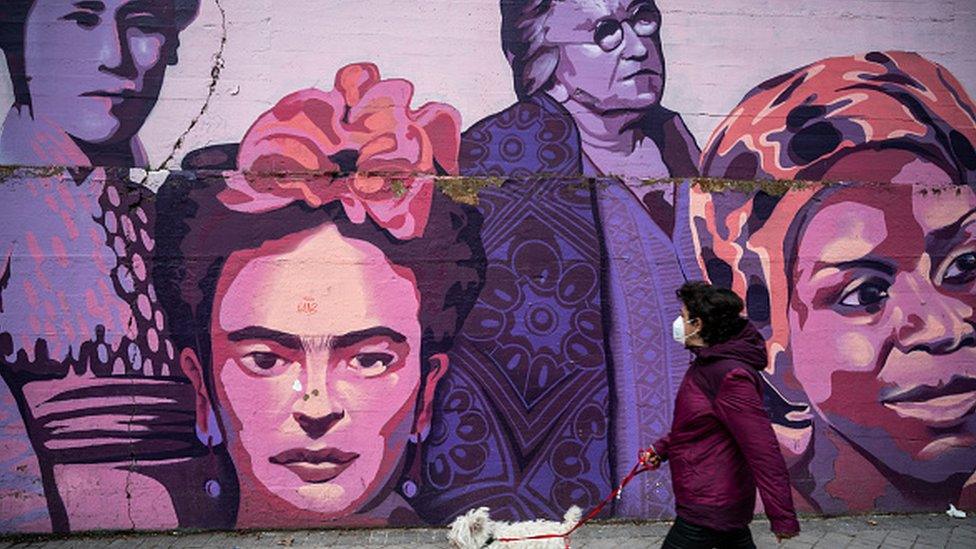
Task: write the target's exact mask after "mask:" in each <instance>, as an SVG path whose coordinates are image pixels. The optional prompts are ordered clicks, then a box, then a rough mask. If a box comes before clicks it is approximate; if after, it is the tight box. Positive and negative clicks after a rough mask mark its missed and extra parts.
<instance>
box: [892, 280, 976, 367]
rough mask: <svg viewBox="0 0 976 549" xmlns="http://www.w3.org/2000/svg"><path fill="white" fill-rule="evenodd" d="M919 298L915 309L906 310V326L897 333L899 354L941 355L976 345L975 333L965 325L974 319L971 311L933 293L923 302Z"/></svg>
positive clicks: (963, 304) (970, 325)
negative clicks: (920, 352)
mask: <svg viewBox="0 0 976 549" xmlns="http://www.w3.org/2000/svg"><path fill="white" fill-rule="evenodd" d="M916 297H917V298H918V299H915V300H913V301H914V303H913V304H912V305H913V306H910V307H908V308H906V309H907V310H905V321H904V323H903V325H902V326H900V327H899V328H898V329H897V333H896V335H897V341H898V347H899V350H901V351H902V352H904V353H910V352H912V351H923V352H926V353H930V354H934V355H941V354H947V353H952V352H954V351H956V350H957V349H959V348H960V347H971V346H974V345H976V332H974V328H973V325H972V324H970V322H967V321H966V319H967V318H970V319H971V318H972V316H973V309H972V307H969V306H968V305H966V304H965V303H964V302H962V301H960V300H958V299H956V298H954V297H951V296H947V295H943V294H939V293H937V292H934V291H933V292H928V293H926V295H925V296H924V299H923V298H922V296H916Z"/></svg>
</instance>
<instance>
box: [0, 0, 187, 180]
mask: <svg viewBox="0 0 976 549" xmlns="http://www.w3.org/2000/svg"><path fill="white" fill-rule="evenodd" d="M199 9H200V0H148V1H142V0H101V1H97V2H73V1H71V0H6V1H5V2H4V3H3V5H2V6H0V49H3V53H4V56H5V57H6V61H7V68H8V70H9V73H10V77H11V83H12V84H13V92H14V104H13V106H12V107H11V109H10V111H9V112H8V113H7V115H6V119H5V120H4V122H3V131H2V133H0V164H6V165H26V166H145V165H146V164H147V161H148V160H147V158H146V153H145V150H144V149H143V146H142V143H141V142H140V141H139V138H138V136H137V133H138V132H139V130H140V129H141V128H142V126H143V124H145V122H146V119H147V118H148V117H149V114H150V113H151V112H152V110H153V107H155V105H156V101H157V100H158V99H159V92H160V89H161V88H162V85H163V78H164V77H165V74H166V69H167V67H168V66H170V65H175V64H176V63H177V61H178V56H177V49H178V47H179V43H180V41H179V33H180V32H182V31H183V30H184V29H185V28H186V27H187V26H188V25H189V24H190V23H192V22H193V20H194V19H195V18H196V16H197V12H198V10H199Z"/></svg>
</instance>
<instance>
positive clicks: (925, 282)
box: [693, 52, 976, 513]
mask: <svg viewBox="0 0 976 549" xmlns="http://www.w3.org/2000/svg"><path fill="white" fill-rule="evenodd" d="M974 113H976V104H974V103H973V101H972V99H971V98H970V97H969V96H968V95H967V94H966V91H965V90H964V89H963V88H962V86H961V85H960V84H959V82H958V81H957V80H956V79H955V78H954V77H953V75H952V74H951V73H950V72H949V71H948V70H947V69H946V68H945V67H942V66H940V65H938V64H936V63H933V62H931V61H929V60H927V59H925V58H924V57H922V56H920V55H917V54H912V53H904V52H883V53H882V52H871V53H867V54H863V55H854V56H849V57H837V58H830V59H824V60H822V61H818V62H816V63H813V64H811V65H808V66H805V67H802V68H800V69H797V70H795V71H792V72H789V73H786V74H783V75H780V76H777V77H775V78H773V79H770V80H768V81H766V82H764V83H762V84H760V85H759V86H757V87H756V88H754V89H753V90H752V91H750V92H749V93H748V94H746V96H745V98H744V99H743V100H742V101H741V102H740V104H739V105H737V106H736V107H735V109H733V111H732V113H731V114H730V115H729V117H728V118H727V119H726V120H725V121H724V122H723V123H722V124H721V125H720V126H719V127H718V128H717V129H716V130H715V132H714V134H713V135H712V138H711V140H710V141H709V143H708V146H707V147H706V150H705V152H704V153H703V155H702V160H703V165H702V169H703V173H704V174H705V175H707V176H712V177H724V178H732V179H744V180H749V179H788V180H807V181H827V182H832V183H833V184H830V185H826V186H822V185H814V186H809V187H806V188H803V189H799V190H792V191H790V192H788V193H786V194H785V195H782V196H774V195H771V194H767V193H765V192H761V191H760V192H753V193H750V194H742V193H734V192H725V193H720V194H719V193H715V194H712V195H708V194H705V193H698V194H697V195H696V198H695V200H694V202H693V207H694V210H693V215H694V222H695V231H696V236H697V238H696V240H697V242H698V247H699V250H698V252H699V257H700V258H701V262H702V266H703V268H704V269H705V270H706V272H707V273H708V277H709V278H710V279H711V280H712V282H715V283H718V284H722V285H725V286H730V287H732V288H734V289H735V290H736V291H737V292H740V293H741V294H742V295H745V296H747V307H748V313H749V317H750V318H751V319H752V320H753V321H754V322H756V323H757V324H758V325H761V326H763V328H764V330H765V334H766V335H767V337H768V338H769V342H770V343H769V351H770V364H769V369H768V370H767V374H768V376H767V380H768V381H769V383H770V387H769V391H768V395H767V397H768V398H767V404H769V405H770V407H771V408H772V411H773V414H774V416H776V417H777V421H778V423H779V427H778V434H779V435H780V438H781V443H782V448H783V451H784V452H785V453H786V454H787V455H788V456H789V460H788V461H789V462H790V463H791V465H792V471H791V473H792V476H793V482H794V488H795V489H796V491H797V493H798V494H799V495H800V496H802V499H803V501H804V502H805V503H806V504H807V506H808V507H810V508H812V509H814V510H816V511H818V512H824V513H840V512H856V511H865V510H869V509H876V510H884V511H903V510H904V511H907V510H910V509H912V510H919V509H933V510H934V509H944V508H945V506H946V504H947V503H955V504H957V505H960V504H962V505H968V506H969V507H972V506H973V503H974V499H973V490H972V489H973V483H974V471H976V414H974V408H976V192H974V190H976V153H974V144H976V114H974Z"/></svg>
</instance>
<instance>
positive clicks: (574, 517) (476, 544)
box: [447, 505, 582, 549]
mask: <svg viewBox="0 0 976 549" xmlns="http://www.w3.org/2000/svg"><path fill="white" fill-rule="evenodd" d="M581 517H582V512H581V511H580V508H579V507H576V506H575V505H574V506H573V507H571V508H570V509H569V511H566V515H565V516H563V522H562V523H559V522H555V521H551V520H533V521H526V522H500V521H494V520H491V517H489V516H488V508H487V507H481V508H478V509H472V510H471V511H468V512H467V514H465V515H462V516H459V517H458V518H456V519H454V522H453V523H451V532H450V533H449V534H448V535H447V539H448V540H449V541H450V542H451V547H453V548H454V549H484V548H489V547H490V548H491V549H550V548H552V549H563V548H564V547H565V541H564V540H563V538H561V537H556V538H548V539H534V540H530V541H513V542H506V543H502V542H499V541H497V540H499V539H501V538H521V537H525V536H537V535H542V534H557V535H559V534H565V533H566V532H568V531H569V530H570V529H571V528H572V527H574V526H576V523H578V522H579V520H580V518H581Z"/></svg>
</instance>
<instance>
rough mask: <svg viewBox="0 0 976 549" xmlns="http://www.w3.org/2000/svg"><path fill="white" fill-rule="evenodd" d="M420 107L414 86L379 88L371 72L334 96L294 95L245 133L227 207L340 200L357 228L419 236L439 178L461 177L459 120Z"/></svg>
mask: <svg viewBox="0 0 976 549" xmlns="http://www.w3.org/2000/svg"><path fill="white" fill-rule="evenodd" d="M412 98H413V85H412V84H411V83H410V82H408V81H406V80H398V79H393V80H381V79H380V74H379V70H378V69H377V68H376V66H375V65H373V64H371V63H357V64H353V65H348V66H346V67H343V68H342V69H340V70H339V72H338V73H337V74H336V78H335V89H333V90H331V91H322V90H318V89H307V90H302V91H298V92H295V93H293V94H291V95H288V96H286V97H285V98H284V99H282V100H281V101H279V102H278V104H277V105H275V106H274V107H273V108H272V109H271V110H269V111H268V112H266V113H264V114H262V115H261V116H260V117H259V118H258V120H257V121H256V122H255V123H254V125H253V126H251V128H250V129H249V130H248V131H247V134H246V135H245V136H244V140H243V142H242V143H241V148H240V151H239V153H238V167H239V169H240V170H241V173H235V174H230V175H229V176H228V178H227V189H226V190H224V191H223V192H221V193H220V199H221V201H222V202H223V203H224V204H225V205H226V206H227V207H228V208H230V209H232V210H236V211H243V212H254V213H257V212H265V211H269V210H274V209H277V208H281V207H284V206H286V205H288V204H291V203H293V202H295V201H304V202H305V203H306V204H308V205H309V206H312V207H319V206H322V205H324V204H328V203H331V202H334V201H337V200H338V201H340V202H341V203H342V205H343V207H344V209H345V211H346V214H347V215H348V216H349V219H350V220H351V221H353V222H354V223H362V222H363V221H364V220H365V218H366V216H367V215H369V217H370V218H371V219H372V220H373V221H375V222H376V223H377V224H378V225H380V226H381V227H383V228H384V229H386V230H387V231H388V232H389V233H390V234H392V235H393V236H395V237H397V238H399V239H401V240H406V239H410V238H416V237H418V236H421V235H422V234H423V232H424V228H425V227H426V225H427V218H428V215H429V213H430V204H431V199H432V196H433V192H434V176H435V175H437V174H438V173H444V174H456V173H457V170H458V148H459V145H460V133H461V117H460V115H459V114H458V112H457V111H456V110H455V109H454V108H453V107H451V106H449V105H445V104H442V103H427V104H425V105H423V106H421V107H420V108H419V109H416V110H413V109H411V108H410V101H411V99H412Z"/></svg>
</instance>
